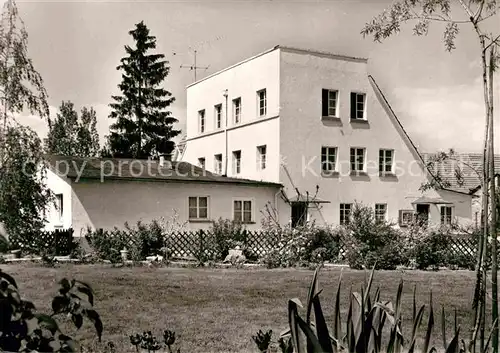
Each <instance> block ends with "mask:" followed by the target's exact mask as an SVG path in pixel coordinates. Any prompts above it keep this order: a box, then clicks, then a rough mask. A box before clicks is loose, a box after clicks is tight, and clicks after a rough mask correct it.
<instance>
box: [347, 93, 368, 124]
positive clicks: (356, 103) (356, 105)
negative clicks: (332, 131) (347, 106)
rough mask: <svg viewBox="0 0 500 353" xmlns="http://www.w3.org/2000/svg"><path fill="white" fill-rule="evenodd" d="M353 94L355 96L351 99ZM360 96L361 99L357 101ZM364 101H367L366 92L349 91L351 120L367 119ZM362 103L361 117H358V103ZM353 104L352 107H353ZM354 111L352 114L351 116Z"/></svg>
mask: <svg viewBox="0 0 500 353" xmlns="http://www.w3.org/2000/svg"><path fill="white" fill-rule="evenodd" d="M353 96H355V98H354V99H353ZM359 96H362V97H363V101H362V102H359V101H358V97H359ZM366 102H367V94H366V93H365V92H360V91H351V113H350V115H351V116H350V120H351V121H366V120H367V114H366ZM360 103H362V104H363V110H362V111H363V117H362V118H359V117H358V112H360V110H359V109H358V104H360ZM353 104H354V107H353ZM353 113H354V116H353Z"/></svg>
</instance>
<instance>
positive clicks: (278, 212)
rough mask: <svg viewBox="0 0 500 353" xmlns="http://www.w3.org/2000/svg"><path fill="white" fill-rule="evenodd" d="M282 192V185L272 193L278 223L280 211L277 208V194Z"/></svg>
mask: <svg viewBox="0 0 500 353" xmlns="http://www.w3.org/2000/svg"><path fill="white" fill-rule="evenodd" d="M282 193H283V186H282V187H280V189H279V190H278V192H277V193H275V194H274V208H275V209H276V214H277V215H278V219H277V221H278V223H279V219H280V211H279V208H278V194H282Z"/></svg>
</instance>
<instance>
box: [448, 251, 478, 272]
mask: <svg viewBox="0 0 500 353" xmlns="http://www.w3.org/2000/svg"><path fill="white" fill-rule="evenodd" d="M446 265H447V266H448V267H449V268H450V269H452V270H455V269H464V270H471V271H472V270H474V269H475V267H476V258H475V256H473V255H469V254H464V253H462V252H449V253H448V254H447V256H446Z"/></svg>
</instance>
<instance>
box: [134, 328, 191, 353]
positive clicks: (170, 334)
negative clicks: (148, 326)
mask: <svg viewBox="0 0 500 353" xmlns="http://www.w3.org/2000/svg"><path fill="white" fill-rule="evenodd" d="M129 338H130V343H131V344H132V345H133V346H134V347H135V349H136V351H137V352H140V351H141V349H142V350H143V351H147V352H148V353H150V352H155V351H159V350H160V349H162V348H167V351H168V353H173V352H174V348H173V345H174V343H175V332H174V331H170V330H165V331H163V337H162V338H163V342H162V341H160V339H159V338H158V337H156V336H154V335H153V333H152V332H151V331H145V332H143V333H142V334H138V333H136V334H135V335H131V336H130V337H129ZM180 351H181V350H180V349H177V351H176V352H177V353H180Z"/></svg>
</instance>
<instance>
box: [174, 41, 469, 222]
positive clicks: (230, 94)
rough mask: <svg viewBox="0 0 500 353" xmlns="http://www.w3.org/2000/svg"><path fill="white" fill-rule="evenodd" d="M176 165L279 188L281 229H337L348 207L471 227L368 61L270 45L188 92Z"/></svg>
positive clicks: (465, 207)
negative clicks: (436, 181)
mask: <svg viewBox="0 0 500 353" xmlns="http://www.w3.org/2000/svg"><path fill="white" fill-rule="evenodd" d="M186 133H187V136H186V141H185V143H186V144H185V147H184V151H183V156H182V158H183V160H184V161H187V162H190V163H196V164H199V165H201V166H204V167H205V168H206V169H207V170H210V171H212V172H214V173H217V174H222V175H227V176H228V177H235V178H249V179H256V180H263V181H269V182H276V183H281V184H283V185H284V188H283V195H284V199H285V201H286V206H283V207H282V208H281V209H280V210H279V214H280V221H281V222H282V223H286V222H289V221H291V222H292V224H293V223H295V224H296V223H298V222H299V223H300V222H301V221H303V220H305V219H309V220H311V219H315V220H317V221H319V222H320V223H328V224H342V223H344V222H346V221H347V220H348V218H349V214H350V212H351V210H352V208H353V205H354V204H355V203H362V204H364V205H367V206H370V207H373V208H374V210H375V213H376V216H377V217H378V218H380V219H386V220H388V221H391V222H394V223H398V224H400V225H402V226H404V225H405V224H407V223H408V222H409V220H411V219H412V217H414V214H415V213H418V214H420V216H422V217H423V218H425V219H427V220H429V221H430V222H432V223H438V224H439V223H443V224H448V223H449V222H452V221H457V222H460V223H467V222H470V221H471V218H472V210H471V200H472V196H471V195H468V194H467V193H464V192H460V191H456V190H451V189H450V190H448V189H445V188H439V189H437V190H436V189H431V190H428V191H426V192H425V193H423V192H421V191H420V187H421V186H422V185H423V184H425V183H428V182H430V181H431V180H432V178H433V176H432V173H431V172H430V171H429V170H428V169H427V168H426V165H425V163H424V161H423V159H422V157H421V155H420V154H419V152H418V151H417V149H416V148H415V146H414V145H413V143H412V141H411V139H410V137H409V136H408V135H407V133H406V132H405V130H404V128H403V126H402V125H401V123H400V121H399V120H398V118H397V117H396V115H395V114H394V112H393V111H392V109H391V107H390V105H389V103H388V102H387V100H386V98H385V97H384V95H383V93H382V91H381V90H380V88H379V87H378V85H377V83H376V82H375V80H374V79H373V78H372V77H371V76H369V75H368V72H367V60H366V59H362V58H354V57H348V56H342V55H335V54H330V53H323V52H315V51H310V50H303V49H296V48H289V47H282V46H276V47H274V48H272V49H270V50H268V51H266V52H264V53H261V54H259V55H257V56H254V57H252V58H249V59H247V60H244V61H243V62H240V63H238V64H236V65H233V66H231V67H229V68H226V69H224V70H221V71H219V72H217V73H215V74H213V75H210V76H208V77H206V78H204V79H202V80H200V81H197V82H195V83H193V84H192V85H190V86H188V88H187V131H186Z"/></svg>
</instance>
